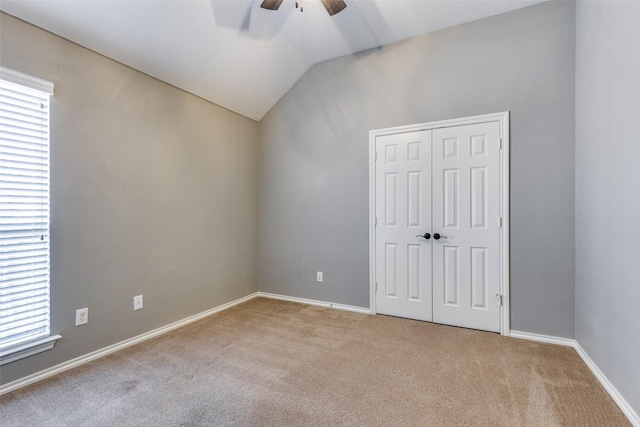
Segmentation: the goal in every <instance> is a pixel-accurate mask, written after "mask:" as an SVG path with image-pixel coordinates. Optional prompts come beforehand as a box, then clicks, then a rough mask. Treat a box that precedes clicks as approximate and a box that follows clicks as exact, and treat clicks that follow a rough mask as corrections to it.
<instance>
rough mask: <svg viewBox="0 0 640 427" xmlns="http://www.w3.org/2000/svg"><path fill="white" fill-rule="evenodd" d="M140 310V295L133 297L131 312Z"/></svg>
mask: <svg viewBox="0 0 640 427" xmlns="http://www.w3.org/2000/svg"><path fill="white" fill-rule="evenodd" d="M141 308H142V295H138V296H136V297H133V310H134V311H135V310H140V309H141Z"/></svg>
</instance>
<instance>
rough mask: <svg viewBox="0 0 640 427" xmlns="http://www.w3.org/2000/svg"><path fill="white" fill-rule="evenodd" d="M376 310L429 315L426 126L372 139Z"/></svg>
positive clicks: (422, 317)
mask: <svg viewBox="0 0 640 427" xmlns="http://www.w3.org/2000/svg"><path fill="white" fill-rule="evenodd" d="M375 149H376V153H377V161H376V175H375V179H376V216H377V226H376V228H375V230H376V255H375V256H376V282H377V291H376V311H377V312H378V313H381V314H389V315H392V316H400V317H408V318H411V319H419V320H428V321H431V320H432V312H431V309H432V301H431V243H430V242H431V241H430V240H426V239H425V238H424V237H416V236H418V235H424V233H425V232H430V228H431V131H419V132H410V133H404V134H397V135H386V136H382V137H378V138H377V139H376V144H375Z"/></svg>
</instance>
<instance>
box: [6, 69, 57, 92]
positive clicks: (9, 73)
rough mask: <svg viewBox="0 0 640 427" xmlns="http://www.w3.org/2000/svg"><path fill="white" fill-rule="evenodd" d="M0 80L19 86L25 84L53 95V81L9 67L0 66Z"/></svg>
mask: <svg viewBox="0 0 640 427" xmlns="http://www.w3.org/2000/svg"><path fill="white" fill-rule="evenodd" d="M0 80H6V81H8V82H11V83H15V84H17V85H20V86H26V87H28V88H31V89H34V90H37V91H40V92H44V93H46V94H49V95H53V83H51V82H48V81H46V80H42V79H39V78H37V77H33V76H30V75H28V74H24V73H21V72H19V71H14V70H11V69H9V68H5V67H0Z"/></svg>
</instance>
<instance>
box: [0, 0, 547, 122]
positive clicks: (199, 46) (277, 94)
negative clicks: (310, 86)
mask: <svg viewBox="0 0 640 427" xmlns="http://www.w3.org/2000/svg"><path fill="white" fill-rule="evenodd" d="M345 1H346V3H347V8H346V9H345V10H343V11H342V12H340V13H338V14H337V15H334V16H333V17H330V16H329V14H328V13H327V12H326V11H325V10H324V7H323V6H322V4H321V3H320V1H319V0H303V5H304V12H303V13H300V11H299V10H297V9H295V6H294V0H284V2H283V3H282V5H281V6H280V9H279V10H278V11H269V10H265V9H261V8H260V3H261V2H262V0H227V1H221V0H197V1H190V0H129V1H124V0H120V1H115V0H72V1H69V0H63V1H60V0H48V1H43V0H19V1H15V0H0V9H1V10H3V11H5V12H6V13H9V14H10V15H13V16H16V17H18V18H21V19H23V20H25V21H27V22H30V23H32V24H35V25H37V26H39V27H42V28H44V29H46V30H49V31H51V32H52V33H55V34H58V35H60V36H62V37H64V38H67V39H69V40H71V41H74V42H76V43H78V44H80V45H82V46H85V47H87V48H89V49H92V50H94V51H96V52H99V53H101V54H103V55H105V56H108V57H110V58H113V59H115V60H117V61H119V62H121V63H123V64H126V65H128V66H130V67H132V68H135V69H137V70H140V71H142V72H144V73H147V74H149V75H151V76H153V77H156V78H158V79H160V80H163V81H165V82H167V83H170V84H172V85H174V86H177V87H179V88H181V89H184V90H186V91H188V92H191V93H193V94H195V95H198V96H200V97H202V98H204V99H207V100H209V101H211V102H213V103H216V104H218V105H221V106H223V107H225V108H228V109H229V110H232V111H235V112H237V113H240V114H242V115H244V116H247V117H249V118H252V119H255V120H259V119H261V118H262V117H263V116H264V115H265V114H266V113H267V112H268V111H269V110H270V109H271V107H272V106H273V105H274V104H275V103H276V102H277V101H278V100H279V99H280V98H281V97H282V96H283V95H284V94H285V93H286V92H287V91H288V90H289V89H290V88H291V87H292V86H293V85H294V83H295V82H296V81H297V80H298V79H299V78H300V77H301V76H302V75H303V74H304V73H305V72H306V71H307V70H308V69H309V68H310V67H311V66H312V65H314V64H316V63H318V62H322V61H325V60H327V59H331V58H336V57H338V56H342V55H347V54H350V53H356V52H359V51H362V50H365V49H369V48H373V47H378V46H382V45H385V44H389V43H392V42H395V41H398V40H402V39H406V38H410V37H413V36H417V35H419V34H424V33H427V32H431V31H435V30H439V29H442V28H446V27H450V26H453V25H458V24H462V23H465V22H469V21H473V20H476V19H480V18H484V17H487V16H491V15H497V14H500V13H503V12H507V11H510V10H514V9H518V8H521V7H525V6H528V5H531V4H534V3H539V2H540V1H541V0H510V1H485V0H472V1H458V0H449V1H433V0H395V1H393V0H376V1H372V0H345Z"/></svg>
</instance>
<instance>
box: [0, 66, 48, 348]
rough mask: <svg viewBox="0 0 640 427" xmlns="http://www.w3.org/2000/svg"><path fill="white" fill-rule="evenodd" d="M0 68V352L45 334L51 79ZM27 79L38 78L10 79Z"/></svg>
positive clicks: (46, 319) (46, 327) (46, 333)
mask: <svg viewBox="0 0 640 427" xmlns="http://www.w3.org/2000/svg"><path fill="white" fill-rule="evenodd" d="M1 71H2V73H1V74H0V77H1V79H0V353H6V351H7V350H8V351H11V349H16V348H20V349H24V348H25V347H26V346H28V344H29V343H31V342H34V341H37V340H41V339H42V338H44V337H49V94H50V93H52V90H53V85H51V84H50V83H49V85H50V91H49V90H47V91H46V92H45V91H43V90H41V89H42V88H43V86H42V83H43V81H41V80H39V79H34V78H30V77H29V76H26V75H22V74H20V73H16V72H11V71H10V70H7V69H2V70H1ZM6 76H9V78H8V79H7V78H5V77H6ZM12 77H13V78H12ZM8 80H11V81H8ZM30 81H31V82H36V83H38V84H36V85H30V86H31V87H27V86H24V85H23V84H16V83H13V82H19V83H25V82H26V83H27V84H28V83H29V82H30ZM44 83H47V82H44ZM33 87H37V89H33ZM44 87H45V88H46V87H47V85H45V86H44Z"/></svg>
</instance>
